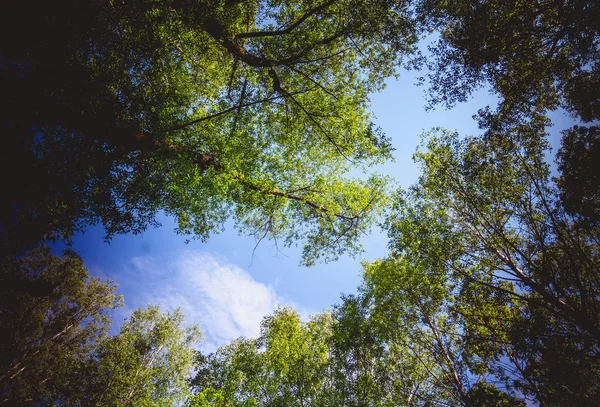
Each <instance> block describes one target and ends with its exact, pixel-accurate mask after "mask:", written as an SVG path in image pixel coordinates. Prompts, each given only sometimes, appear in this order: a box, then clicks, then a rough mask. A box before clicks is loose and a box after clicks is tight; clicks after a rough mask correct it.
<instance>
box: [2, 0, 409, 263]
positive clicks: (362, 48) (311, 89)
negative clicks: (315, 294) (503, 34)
mask: <svg viewBox="0 0 600 407" xmlns="http://www.w3.org/2000/svg"><path fill="white" fill-rule="evenodd" d="M71 6H72V7H71ZM63 8H64V10H63ZM63 8H61V7H58V8H45V9H43V10H39V12H38V10H36V12H35V13H34V15H31V16H29V17H28V19H27V21H21V23H23V24H25V25H27V26H28V28H29V29H31V31H32V33H33V34H32V37H31V38H29V37H28V36H24V37H22V38H20V39H19V46H18V47H12V48H11V50H12V53H11V54H10V55H11V56H10V58H12V59H11V60H14V62H15V64H24V66H27V67H28V68H23V69H24V72H25V71H26V73H25V77H26V79H25V80H24V81H15V83H18V84H19V85H18V86H17V87H16V89H14V90H13V91H11V92H10V93H8V94H7V95H6V98H7V100H8V101H9V103H8V104H9V105H12V106H14V109H15V112H14V113H15V114H14V116H15V117H17V118H18V120H19V121H20V123H22V124H23V126H22V127H23V128H25V129H38V130H39V132H40V133H41V134H40V136H39V137H37V136H35V137H33V136H31V137H30V138H27V137H25V136H24V135H18V134H14V135H12V136H11V137H14V138H15V139H18V140H20V141H22V142H23V145H24V147H25V148H24V150H23V151H21V150H19V153H20V154H25V155H26V156H27V160H28V161H31V162H33V163H34V164H35V165H30V166H25V165H23V164H20V163H19V162H15V165H16V166H17V167H18V168H19V171H16V173H17V174H30V175H31V176H30V177H29V178H36V177H40V179H44V180H45V183H46V184H47V185H48V188H47V189H44V188H46V187H45V186H44V187H43V188H42V189H44V190H43V191H40V194H39V197H38V196H36V197H31V196H30V194H29V193H28V192H27V191H22V192H23V193H22V194H18V193H15V196H14V198H11V199H12V201H11V202H10V203H9V204H7V208H9V207H10V208H13V209H14V211H15V213H14V214H13V215H16V216H12V215H11V216H8V217H7V218H6V220H3V221H2V222H3V224H4V223H6V225H7V227H9V226H10V225H12V226H11V230H14V231H15V232H14V234H15V235H17V232H16V231H17V230H24V231H25V233H23V234H24V235H26V236H25V237H24V238H23V239H24V242H22V243H18V242H16V244H17V245H22V246H25V247H27V245H28V243H27V242H29V244H30V242H31V241H35V240H36V239H39V238H41V237H69V236H70V235H72V233H73V232H74V231H76V230H80V229H83V228H85V227H86V226H87V225H89V224H95V223H102V224H103V225H104V226H105V227H106V229H107V238H110V237H111V236H112V235H113V234H115V233H128V232H133V233H139V232H141V231H143V230H144V229H145V228H146V227H147V226H149V225H154V224H155V216H156V213H157V212H158V211H160V210H163V211H165V212H166V213H167V214H169V215H171V216H173V217H175V218H176V219H177V220H178V225H179V230H178V231H179V232H181V233H185V234H190V235H192V236H195V237H198V238H201V239H206V238H208V237H209V236H210V235H211V234H212V233H215V232H218V231H219V230H221V229H222V228H223V225H224V223H225V222H226V221H227V220H228V219H230V218H233V220H234V221H235V222H236V224H237V225H238V226H239V228H240V230H241V231H242V232H243V233H247V234H251V235H254V236H255V237H256V238H257V240H262V239H263V238H264V239H271V240H276V239H277V240H278V241H283V242H284V244H286V245H297V244H302V245H304V247H305V250H304V259H303V262H304V263H305V264H313V263H314V262H315V261H317V260H334V259H336V258H337V257H338V256H339V255H340V254H342V253H346V252H348V253H350V254H356V253H358V252H360V242H359V238H360V236H361V234H363V233H365V232H367V231H368V230H369V229H370V227H371V226H372V225H373V223H374V222H376V219H377V218H378V215H379V214H380V213H381V211H382V209H383V206H384V205H385V201H386V198H385V188H384V186H383V184H384V179H383V178H382V177H378V176H376V175H370V174H367V172H368V168H369V166H371V165H373V164H377V163H381V162H383V161H384V160H386V159H389V158H390V151H391V147H390V144H389V140H387V139H386V138H385V136H384V135H382V134H381V132H380V131H379V130H377V129H375V128H374V126H373V125H372V123H371V120H372V118H371V114H370V112H369V103H368V95H369V93H371V92H374V91H377V90H379V89H381V88H382V86H383V81H384V79H385V78H387V77H389V76H391V75H393V74H394V73H395V71H396V69H397V66H398V65H399V64H400V63H402V61H403V58H405V57H407V56H409V55H410V54H411V53H412V52H413V51H414V44H415V42H416V35H415V28H414V24H413V21H412V17H411V15H410V11H409V10H408V4H405V3H403V2H400V3H399V2H395V1H393V2H392V1H383V2H382V1H369V2H364V1H356V0H344V1H341V2H339V1H335V2H334V1H321V2H312V1H310V2H306V1H284V2H254V1H249V2H228V1H212V0H206V1H167V2H154V1H146V0H139V1H134V2H128V3H127V4H124V3H121V2H113V3H112V4H109V3H107V4H98V5H97V7H96V9H95V12H94V13H91V14H87V13H83V12H82V11H81V10H80V7H78V6H76V5H70V4H65V5H64V6H63ZM67 11H68V12H69V13H71V14H73V16H72V17H73V18H72V19H71V20H75V21H77V24H74V25H73V24H71V25H70V23H69V21H63V19H64V18H65V17H64V16H66V15H71V14H69V13H67ZM11 14H17V15H19V13H11ZM25 14H27V13H25ZM33 21H35V22H36V23H33ZM48 21H52V24H51V25H50V26H49V27H47V25H46V23H47V22H48ZM14 23H15V24H17V23H16V22H14ZM42 27H46V28H47V30H49V31H50V34H51V35H47V34H46V33H45V32H44V33H41V32H39V31H40V30H42V31H43V30H46V28H42ZM63 30H64V32H63ZM63 34H64V35H65V36H67V37H72V38H74V39H77V40H73V41H70V42H66V43H65V42H62V43H60V44H58V43H56V42H54V41H53V39H54V38H55V36H58V37H61V36H62V35H63ZM40 38H41V41H42V42H43V47H42V49H39V48H38V45H39V44H38V43H37V42H36V41H38V42H39V41H40ZM46 39H48V40H47V41H46ZM56 49H60V52H59V54H60V55H66V56H67V59H66V60H60V61H59V60H57V59H54V58H48V57H47V54H46V51H47V50H49V51H51V50H56ZM45 72H57V74H56V75H51V77H52V80H51V81H48V80H47V79H48V78H46V76H45V75H46V74H45ZM76 74H77V75H76ZM38 76H39V77H40V78H43V80H41V79H40V78H38ZM37 79H40V80H37ZM36 80H37V82H36ZM42 84H44V85H42ZM21 88H24V89H26V92H25V91H24V89H21ZM23 95H27V98H29V97H34V98H36V100H38V101H39V106H37V107H36V109H34V110H35V111H36V112H40V113H39V114H35V115H31V114H29V113H27V114H25V110H27V112H30V111H31V109H30V106H28V105H27V103H26V101H25V100H23V97H24V96H23ZM59 95H60V96H59ZM42 96H43V97H42ZM57 105H58V106H60V108H59V107H57ZM26 106H27V109H26V108H25V107H26ZM38 130H36V131H38ZM28 131H29V130H28ZM32 131H33V130H32ZM25 133H27V131H26V132H25ZM36 137H37V138H36ZM34 139H35V140H36V141H35V142H34ZM33 144H35V149H36V155H32V154H31V151H29V150H31V149H32V147H33ZM42 157H43V158H42ZM16 161H19V160H16ZM20 161H23V162H25V160H20ZM38 161H41V162H42V164H43V165H41V166H38V165H37V163H38ZM79 166H82V167H84V168H85V171H79V169H78V168H73V167H79ZM54 167H56V168H65V171H59V172H57V173H55V172H54V171H49V172H48V171H46V169H48V168H54ZM38 170H39V171H41V172H43V177H42V176H41V175H39V174H38V173H37V171H38ZM351 170H359V171H362V172H363V173H364V174H366V175H364V176H363V177H362V178H361V179H360V180H352V179H350V177H349V175H348V174H349V172H350V171H351ZM54 174H56V175H58V174H60V175H61V179H60V180H57V179H54V178H53V176H54ZM58 197H59V198H60V199H58V200H56V202H59V201H60V205H59V204H58V203H54V202H55V198H58ZM13 201H14V202H13ZM56 206H59V207H60V211H56V210H54V208H55V207H56ZM33 213H35V214H39V215H40V216H31V215H32V214H33ZM14 219H17V220H18V222H17V221H15V220H14ZM17 223H20V225H19V226H20V227H17ZM23 226H25V227H23ZM39 231H41V234H42V235H43V236H39V235H40V232H39ZM11 233H12V232H11Z"/></svg>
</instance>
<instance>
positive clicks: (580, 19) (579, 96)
mask: <svg viewBox="0 0 600 407" xmlns="http://www.w3.org/2000/svg"><path fill="white" fill-rule="evenodd" d="M419 8H420V14H421V19H422V21H423V23H424V25H425V26H426V27H428V28H429V29H431V30H433V29H438V30H439V31H440V33H441V36H440V39H439V41H438V42H437V43H436V44H435V45H433V46H432V47H431V48H430V49H431V51H432V53H433V55H434V57H433V58H432V59H431V60H430V61H429V68H430V74H429V77H430V80H431V85H432V86H431V100H432V102H433V103H434V104H436V103H443V104H446V105H453V104H454V103H456V102H460V101H464V100H466V97H467V96H468V94H469V93H470V92H471V91H472V90H473V89H476V88H477V87H479V86H481V85H484V84H489V85H490V86H491V87H492V89H493V91H495V92H496V93H497V94H498V95H499V96H500V98H501V100H500V105H501V107H500V109H499V112H500V113H501V114H503V115H506V114H509V115H510V114H511V113H512V111H521V112H535V111H546V110H554V109H556V108H558V107H563V108H565V109H566V110H568V111H570V112H572V113H573V114H574V115H576V116H577V117H579V118H580V119H581V120H583V121H593V120H597V119H598V118H600V116H599V114H600V110H599V106H600V104H599V103H600V102H599V99H598V92H596V91H595V89H597V87H598V83H599V82H598V81H599V79H600V73H599V72H600V71H599V70H598V68H599V66H600V65H599V62H600V48H599V45H600V43H599V42H598V38H599V35H600V24H599V23H598V19H597V15H598V14H599V13H600V9H599V5H598V3H597V2H593V1H587V0H574V1H568V2H564V1H555V0H533V1H517V0H511V1H504V0H482V1H476V2H473V1H469V0H465V1H463V0H454V1H441V0H423V1H422V2H420V5H419Z"/></svg>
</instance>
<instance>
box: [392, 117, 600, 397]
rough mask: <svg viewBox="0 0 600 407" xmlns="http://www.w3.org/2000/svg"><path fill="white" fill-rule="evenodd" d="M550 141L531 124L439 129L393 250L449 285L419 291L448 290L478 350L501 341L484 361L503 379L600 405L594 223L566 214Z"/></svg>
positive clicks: (403, 207) (404, 199) (395, 219)
mask: <svg viewBox="0 0 600 407" xmlns="http://www.w3.org/2000/svg"><path fill="white" fill-rule="evenodd" d="M545 149H546V144H545V138H544V134H543V133H542V134H540V133H539V129H537V128H535V127H530V126H525V125H520V126H518V127H516V128H513V129H512V131H509V132H508V133H502V134H495V133H493V132H488V133H486V134H485V135H484V136H482V137H481V138H478V139H476V138H467V139H463V140H461V139H459V138H458V137H457V136H456V135H455V134H451V133H448V132H438V133H437V134H436V135H434V136H432V137H431V138H429V139H428V140H427V143H426V148H425V149H424V151H421V152H419V153H418V154H417V159H418V160H419V161H420V162H421V163H422V164H423V175H422V176H421V178H420V180H419V182H418V183H417V184H416V185H415V186H414V187H412V188H411V190H410V191H409V192H407V193H401V194H400V196H399V200H398V207H397V210H396V211H395V212H394V214H393V215H392V216H391V217H390V219H389V221H388V227H389V230H390V237H391V239H392V241H391V243H390V247H391V249H392V255H393V257H397V256H400V258H406V259H407V260H408V261H409V263H410V264H414V265H415V266H416V267H418V268H421V269H422V270H423V271H422V272H421V273H425V274H424V276H427V279H428V280H426V281H428V282H429V281H434V282H435V284H436V285H434V286H433V287H437V284H442V286H441V291H435V292H433V293H432V294H428V293H429V291H428V290H431V287H420V289H421V290H422V293H421V295H424V296H425V298H432V299H438V298H439V295H440V294H439V293H442V294H443V295H442V297H441V299H442V301H443V302H448V304H451V305H452V308H453V310H452V311H453V312H454V313H457V314H459V315H461V319H465V321H464V322H463V323H461V324H462V326H464V328H463V330H462V331H463V332H464V333H465V334H467V335H474V336H473V337H472V338H471V339H472V340H475V341H476V342H475V343H474V344H475V345H476V346H478V347H481V346H482V345H484V347H483V348H482V349H483V350H485V352H488V350H486V349H485V348H486V346H485V344H486V343H488V344H498V348H497V349H496V352H497V353H496V355H494V353H493V352H492V353H490V354H489V355H490V356H492V357H495V358H496V360H495V361H494V359H492V360H485V358H484V359H482V360H483V361H484V362H485V363H484V365H485V366H487V367H486V368H487V369H489V370H490V371H491V372H492V373H494V374H495V375H496V377H498V378H504V380H505V381H506V382H507V384H508V385H509V386H514V387H515V388H518V389H520V390H521V391H524V392H526V393H528V394H530V395H532V396H534V397H536V398H537V400H538V401H539V402H540V403H542V404H545V405H565V404H577V405H593V404H594V402H595V400H596V399H597V395H598V391H599V388H600V386H598V384H597V380H595V379H594V378H593V377H595V376H597V374H598V369H599V367H600V365H599V362H600V360H598V348H599V346H600V343H599V339H598V338H600V335H599V332H600V331H599V328H600V321H599V320H598V311H599V307H600V303H599V302H598V298H600V295H599V294H600V286H598V281H599V278H598V277H599V276H598V270H599V267H598V264H599V263H598V261H599V260H598V257H597V255H598V247H597V242H598V240H597V230H596V229H593V228H592V229H590V228H584V227H581V226H580V224H579V223H578V222H576V221H575V219H573V218H572V217H570V216H569V215H568V214H566V213H565V211H564V206H563V202H562V201H561V200H560V199H559V197H558V191H557V189H556V187H555V186H554V185H553V184H552V182H551V180H550V178H549V170H548V166H547V164H546V163H545V162H544V153H545ZM424 278H425V277H424ZM432 278H433V279H434V280H431V279H432ZM444 285H446V288H445V289H444ZM444 293H445V294H444ZM448 295H451V296H448ZM444 296H445V297H444ZM490 312H491V313H492V314H490ZM449 315H452V313H449ZM459 326H460V325H459ZM471 331H472V332H471ZM491 350H493V347H492V349H491ZM468 354H469V355H470V356H478V352H477V348H475V349H473V350H472V351H471V352H469V353H468ZM502 358H504V359H502ZM507 360H508V361H510V364H512V365H513V366H512V367H507V366H505V363H506V361H507ZM558 371H560V372H561V374H560V375H558V374H557V372H558Z"/></svg>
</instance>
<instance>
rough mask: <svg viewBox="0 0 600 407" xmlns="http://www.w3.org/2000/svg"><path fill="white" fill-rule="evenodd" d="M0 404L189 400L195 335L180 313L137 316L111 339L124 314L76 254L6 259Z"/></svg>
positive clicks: (108, 287) (0, 312) (37, 253)
mask: <svg viewBox="0 0 600 407" xmlns="http://www.w3.org/2000/svg"><path fill="white" fill-rule="evenodd" d="M3 260H4V262H3V264H4V266H3V267H2V274H1V277H0V278H1V280H0V281H1V282H2V284H1V285H0V287H2V296H1V297H0V324H1V325H0V328H1V329H0V333H1V335H2V336H1V340H0V396H1V399H0V404H2V405H10V406H41V405H43V406H45V405H52V406H58V405H60V406H81V405H84V406H117V405H119V406H165V405H174V404H175V403H177V402H179V401H183V400H185V399H186V398H187V396H188V383H189V378H190V376H191V369H192V364H193V360H194V352H195V350H194V346H195V345H197V343H198V341H199V339H200V332H199V330H198V328H197V327H196V326H190V327H188V328H184V327H183V314H182V313H181V311H179V310H177V311H174V312H172V313H169V312H167V313H161V312H160V310H159V309H158V307H148V308H145V309H139V310H136V311H134V312H133V313H132V314H131V316H130V317H129V318H128V320H127V321H126V322H125V323H124V324H123V326H122V327H121V330H120V332H119V333H118V334H117V335H114V336H109V335H108V330H109V328H110V323H111V319H110V314H109V312H110V310H112V309H114V308H115V307H117V306H119V305H121V303H122V298H121V296H119V295H116V294H114V290H115V288H116V286H115V285H114V283H112V282H110V281H106V282H103V281H100V280H99V279H97V278H90V277H89V276H88V274H87V270H86V268H85V267H84V266H83V262H82V260H81V259H80V258H79V257H78V256H77V255H76V254H75V253H73V252H65V253H64V255H63V256H62V257H57V256H54V255H52V254H51V252H50V249H49V248H47V247H44V248H38V249H36V250H34V251H32V252H30V253H28V255H27V256H26V257H22V258H18V257H17V258H14V257H13V258H6V259H3Z"/></svg>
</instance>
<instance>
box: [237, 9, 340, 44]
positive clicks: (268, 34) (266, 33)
mask: <svg viewBox="0 0 600 407" xmlns="http://www.w3.org/2000/svg"><path fill="white" fill-rule="evenodd" d="M335 2H336V0H329V1H326V2H325V3H323V4H321V5H320V6H317V7H315V8H313V9H311V10H308V11H307V12H306V13H304V15H303V16H302V17H300V18H299V19H298V20H296V22H295V23H293V24H292V25H290V26H289V27H287V28H285V29H283V30H276V31H254V32H249V33H240V34H236V35H235V36H234V38H255V37H275V36H278V35H285V34H289V33H291V32H292V31H293V30H294V29H296V28H298V26H299V25H300V24H302V23H303V22H305V21H306V20H307V19H308V18H310V17H311V16H313V15H315V14H317V13H318V12H320V11H322V10H324V9H325V8H327V7H329V6H330V5H332V4H333V3H335Z"/></svg>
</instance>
